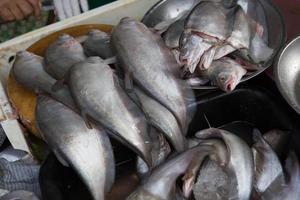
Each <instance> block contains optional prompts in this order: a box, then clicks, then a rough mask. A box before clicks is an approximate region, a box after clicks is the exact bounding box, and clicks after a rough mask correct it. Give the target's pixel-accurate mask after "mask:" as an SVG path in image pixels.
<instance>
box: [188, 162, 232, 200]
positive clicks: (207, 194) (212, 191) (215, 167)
mask: <svg viewBox="0 0 300 200" xmlns="http://www.w3.org/2000/svg"><path fill="white" fill-rule="evenodd" d="M196 180H197V181H196V183H195V185H194V187H193V194H194V197H195V199H196V200H211V199H214V200H228V199H234V197H235V196H236V195H237V193H238V191H237V184H236V180H235V178H234V177H233V176H231V175H230V173H229V172H227V171H226V168H224V167H221V166H220V165H219V164H218V163H217V162H216V161H213V160H210V159H208V160H206V162H205V163H204V164H203V166H202V167H201V169H200V171H199V174H198V177H197V178H196Z"/></svg>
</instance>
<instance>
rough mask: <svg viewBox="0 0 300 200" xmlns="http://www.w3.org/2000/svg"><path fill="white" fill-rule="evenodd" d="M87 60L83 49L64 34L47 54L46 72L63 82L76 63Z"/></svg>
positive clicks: (49, 48)
mask: <svg viewBox="0 0 300 200" xmlns="http://www.w3.org/2000/svg"><path fill="white" fill-rule="evenodd" d="M85 59H86V56H85V54H84V50H83V47H82V46H81V44H80V43H79V42H78V41H77V40H76V39H75V38H73V37H72V36H70V35H68V34H62V35H60V36H59V38H58V39H57V40H56V41H55V42H54V43H52V44H50V45H49V46H48V48H47V50H46V53H45V63H46V65H45V70H46V72H47V73H49V74H50V75H51V76H52V77H53V78H55V79H57V80H61V79H63V78H64V76H65V74H66V73H67V72H68V70H69V69H70V67H71V66H72V65H74V64H75V63H78V62H80V61H83V60H85Z"/></svg>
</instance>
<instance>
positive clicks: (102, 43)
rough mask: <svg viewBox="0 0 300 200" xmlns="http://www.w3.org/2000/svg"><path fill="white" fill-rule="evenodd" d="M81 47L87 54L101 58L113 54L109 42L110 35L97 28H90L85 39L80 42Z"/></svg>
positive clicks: (109, 56)
mask: <svg viewBox="0 0 300 200" xmlns="http://www.w3.org/2000/svg"><path fill="white" fill-rule="evenodd" d="M82 46H83V49H84V51H85V53H86V55H88V56H99V57H101V58H103V59H107V58H111V57H113V56H114V54H113V52H112V48H111V43H110V35H109V34H108V33H106V32H103V31H100V30H98V29H94V30H91V31H90V32H89V33H88V35H87V39H86V40H85V41H84V42H83V43H82Z"/></svg>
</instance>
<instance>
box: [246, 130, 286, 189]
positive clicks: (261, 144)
mask: <svg viewBox="0 0 300 200" xmlns="http://www.w3.org/2000/svg"><path fill="white" fill-rule="evenodd" d="M253 139H254V141H255V143H254V145H253V146H252V152H253V157H254V185H253V187H254V189H255V191H256V192H257V193H263V192H264V191H266V189H267V188H268V187H269V186H270V185H271V184H272V183H273V182H274V181H275V180H276V179H277V178H278V177H280V176H281V175H282V174H283V169H282V167H281V163H280V160H279V159H278V157H277V155H276V153H275V152H274V151H273V149H272V147H271V146H270V145H269V144H268V143H267V142H266V141H265V140H264V138H263V137H262V135H261V133H260V132H259V131H258V130H255V131H254V133H253Z"/></svg>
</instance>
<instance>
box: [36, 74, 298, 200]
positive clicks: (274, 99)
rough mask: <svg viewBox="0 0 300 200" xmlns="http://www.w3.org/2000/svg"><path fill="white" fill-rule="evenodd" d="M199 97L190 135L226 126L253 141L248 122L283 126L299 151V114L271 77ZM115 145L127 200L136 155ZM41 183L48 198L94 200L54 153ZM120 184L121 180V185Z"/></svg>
mask: <svg viewBox="0 0 300 200" xmlns="http://www.w3.org/2000/svg"><path fill="white" fill-rule="evenodd" d="M257 85H259V87H258V86H257ZM196 96H197V102H196V106H197V112H196V114H195V117H194V119H193V121H192V122H191V124H190V128H189V134H188V135H189V136H192V135H193V134H195V133H196V132H197V131H199V130H201V129H205V128H209V126H211V127H222V126H223V128H225V129H227V130H231V131H232V132H233V133H236V134H238V135H241V136H242V137H243V138H245V139H246V140H247V142H248V143H251V138H252V135H251V131H252V129H251V128H248V129H247V124H248V125H249V126H253V127H255V128H258V129H259V130H260V131H261V132H262V133H264V132H266V131H269V130H272V129H280V130H284V131H287V132H289V133H290V135H291V139H292V140H291V141H292V143H291V145H287V146H288V148H290V147H292V148H294V149H295V150H296V152H297V153H298V154H299V152H300V145H299V144H300V134H299V132H300V128H299V125H300V124H299V122H300V120H299V116H298V115H297V114H296V113H295V112H294V111H293V110H292V109H291V108H290V107H289V106H288V104H287V103H286V102H285V101H284V100H283V99H282V97H281V95H280V94H279V93H278V91H277V89H276V87H275V86H274V83H273V81H270V80H269V79H268V77H266V76H262V77H261V78H258V79H254V80H253V81H251V82H250V83H248V84H247V85H242V86H241V87H239V88H238V89H236V90H235V91H233V92H232V93H229V94H226V93H223V92H221V91H205V92H202V93H199V92H198V93H197V95H196ZM243 124H244V125H245V124H246V127H245V126H244V127H243ZM224 126H225V127H224ZM116 146H117V149H115V155H116V157H117V162H118V163H122V162H125V164H123V165H122V164H121V165H119V166H118V167H117V177H118V179H121V180H122V181H124V180H125V181H126V180H128V182H127V183H125V185H126V186H124V187H125V188H124V187H122V186H121V187H119V188H121V189H122V190H119V188H117V189H116V188H114V189H113V192H117V193H122V192H123V193H122V194H123V197H118V198H119V199H124V198H125V196H126V192H129V191H131V190H132V189H133V188H134V186H135V185H136V184H137V178H136V175H134V155H133V154H132V152H130V151H128V150H127V153H126V149H125V148H124V147H122V146H118V144H117V145H116ZM118 152H123V154H122V155H120V153H118ZM124 152H125V153H124ZM281 159H284V158H281ZM54 177H55V178H54ZM126 177H128V178H126ZM130 182H131V184H130ZM40 183H41V188H42V193H43V197H44V198H43V199H46V200H48V199H56V200H59V199H66V200H69V199H72V200H76V199H87V200H88V199H91V198H90V197H89V194H88V192H87V190H86V189H85V188H84V185H83V184H82V183H81V182H80V180H79V178H78V177H77V176H76V174H75V173H74V172H73V171H72V170H71V169H69V168H65V167H62V166H61V165H60V164H59V163H58V161H57V160H56V159H55V157H54V156H53V155H51V156H49V158H48V160H47V161H46V162H45V163H44V165H43V167H42V168H41V172H40ZM120 184H121V183H120V182H119V186H120ZM126 187H129V188H126ZM121 196H122V195H121ZM118 198H117V197H114V198H113V199H114V200H118Z"/></svg>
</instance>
